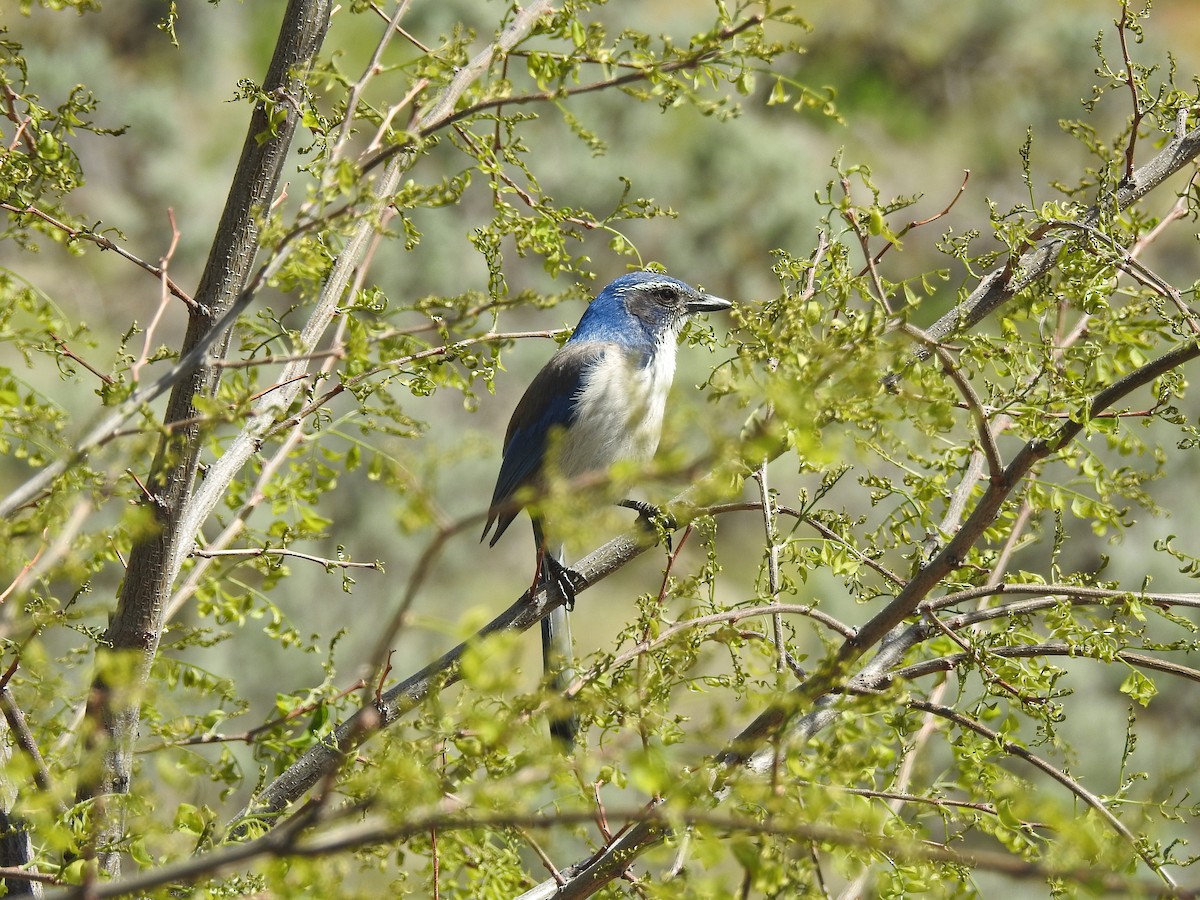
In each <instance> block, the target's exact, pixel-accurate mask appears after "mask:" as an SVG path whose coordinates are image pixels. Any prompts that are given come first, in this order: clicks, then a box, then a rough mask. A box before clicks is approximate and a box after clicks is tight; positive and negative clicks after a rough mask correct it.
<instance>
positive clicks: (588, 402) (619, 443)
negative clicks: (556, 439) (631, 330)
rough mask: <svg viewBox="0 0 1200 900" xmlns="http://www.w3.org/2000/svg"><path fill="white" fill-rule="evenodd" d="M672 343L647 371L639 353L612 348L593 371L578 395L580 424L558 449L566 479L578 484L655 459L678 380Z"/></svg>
mask: <svg viewBox="0 0 1200 900" xmlns="http://www.w3.org/2000/svg"><path fill="white" fill-rule="evenodd" d="M673 338H674V335H668V336H667V340H666V341H664V342H663V343H661V344H659V346H658V348H657V350H656V352H655V353H653V354H652V357H651V359H650V362H649V363H648V364H647V365H645V366H642V367H639V366H638V362H639V359H640V356H641V354H640V353H637V352H634V351H629V350H625V349H623V348H621V347H617V346H615V345H613V346H610V347H609V349H608V350H607V351H606V352H605V353H604V355H603V356H602V357H601V358H600V359H599V360H598V361H597V362H596V363H595V364H594V365H593V366H592V367H591V369H590V370H589V371H588V373H587V375H586V376H585V378H584V381H583V385H582V387H581V388H580V390H579V395H578V400H577V404H578V405H577V407H576V414H575V420H574V422H573V423H572V424H571V427H570V429H569V430H568V431H567V433H566V434H565V435H564V437H563V441H562V444H561V445H560V448H559V460H558V465H559V470H560V471H561V472H562V474H563V475H564V476H566V477H567V478H575V477H578V476H580V475H583V474H585V473H587V472H594V471H603V470H605V469H608V468H609V467H610V466H612V465H613V463H615V462H618V461H620V460H625V459H629V460H647V459H649V458H650V457H652V456H653V455H654V451H655V450H656V449H657V448H658V439H659V436H660V435H661V433H662V422H663V410H664V408H665V407H666V403H667V394H668V393H669V391H670V389H671V380H672V379H673V378H674V376H675V341H674V340H673Z"/></svg>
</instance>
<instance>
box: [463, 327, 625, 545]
mask: <svg viewBox="0 0 1200 900" xmlns="http://www.w3.org/2000/svg"><path fill="white" fill-rule="evenodd" d="M607 349H608V348H607V346H606V345H605V344H602V343H596V342H591V341H584V342H578V343H572V342H570V341H568V342H567V343H566V344H565V345H564V346H563V347H562V349H561V350H559V351H558V352H557V353H555V354H554V356H553V357H551V358H550V361H549V362H548V363H546V365H545V366H544V367H543V368H542V370H541V371H540V372H538V373H537V375H536V376H535V377H534V379H533V381H532V382H530V384H529V387H528V388H527V389H526V390H525V395H524V396H523V397H522V398H521V402H520V403H518V404H517V408H516V409H515V410H514V411H513V415H512V420H511V421H510V422H509V423H508V432H507V433H506V434H505V435H504V460H503V462H501V464H500V475H499V477H497V479H496V489H495V491H493V492H492V504H491V507H490V508H489V510H488V520H487V525H485V526H484V529H483V537H487V534H488V532H489V531H490V530H491V528H492V523H493V522H494V523H495V524H496V533H495V534H493V535H492V539H491V541H490V542H489V546H490V545H494V544H495V543H496V541H497V540H499V539H500V535H502V534H503V533H504V530H505V529H506V528H508V526H509V525H510V524H512V520H513V519H515V518H516V517H517V514H518V513H519V512H520V511H521V507H520V506H519V505H517V504H515V503H514V502H513V497H514V495H515V494H516V493H517V491H519V490H520V489H521V488H523V487H525V486H526V485H529V484H532V483H533V482H534V481H535V480H536V479H537V477H538V476H539V475H540V474H541V469H542V463H543V462H544V461H545V457H546V444H547V441H548V440H549V437H550V433H551V431H552V430H553V429H555V428H569V427H570V426H571V422H572V420H573V419H574V416H575V402H576V399H577V398H578V395H579V391H580V388H581V387H582V386H583V382H584V378H585V377H586V375H587V372H588V370H589V369H590V368H591V367H592V366H593V365H595V364H596V362H597V361H598V360H599V359H600V357H602V356H603V355H604V353H605V351H606V350H607Z"/></svg>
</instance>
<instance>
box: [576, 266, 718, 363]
mask: <svg viewBox="0 0 1200 900" xmlns="http://www.w3.org/2000/svg"><path fill="white" fill-rule="evenodd" d="M732 305H733V304H732V303H730V302H729V301H728V300H723V299H721V298H720V297H714V296H712V295H710V294H705V293H704V292H702V291H698V290H696V289H695V288H694V287H692V286H691V285H690V284H686V283H684V282H682V281H680V280H679V279H677V278H670V277H668V276H666V275H659V274H658V273H656V272H630V273H629V274H628V275H622V276H621V277H620V278H617V279H615V280H614V281H612V282H610V283H609V284H608V285H607V286H606V287H605V288H604V290H602V291H601V292H600V293H599V294H597V295H596V299H595V300H593V301H592V304H591V306H589V307H588V308H587V311H586V312H585V313H584V314H583V318H582V319H580V320H579V327H578V328H576V329H575V334H574V335H573V337H572V340H603V341H614V342H616V343H619V344H630V345H635V346H640V345H645V344H659V343H662V342H663V341H673V340H674V339H675V338H676V336H677V335H678V334H679V329H680V328H682V327H683V323H684V322H685V321H687V318H688V316H690V315H693V314H695V313H701V312H716V311H718V310H722V309H729V307H731V306H732Z"/></svg>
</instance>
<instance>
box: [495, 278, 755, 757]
mask: <svg viewBox="0 0 1200 900" xmlns="http://www.w3.org/2000/svg"><path fill="white" fill-rule="evenodd" d="M730 306H732V304H731V303H730V302H729V301H728V300H722V299H721V298H720V297H713V296H710V295H708V294H705V293H702V292H701V291H698V290H696V289H695V288H694V287H692V286H691V285H688V284H684V283H683V282H682V281H678V280H677V279H674V278H668V277H667V276H666V275H659V274H656V273H654V272H633V273H630V274H628V275H622V276H621V277H620V278H617V279H616V280H615V281H613V282H612V283H611V284H609V285H608V286H607V287H605V288H604V290H602V291H601V292H600V293H599V294H598V295H597V296H596V299H595V300H594V301H592V303H591V305H590V306H589V307H588V308H587V310H586V311H585V312H584V314H583V318H581V319H580V320H579V325H578V326H577V327H576V328H575V332H574V333H573V334H572V335H571V338H570V340H568V341H567V342H566V343H565V344H564V345H563V346H562V347H561V348H560V349H559V350H558V352H557V353H555V354H554V356H553V357H551V359H550V361H549V362H548V363H546V365H545V367H543V369H542V370H541V371H540V372H538V374H537V375H536V376H535V377H534V379H533V381H532V382H531V383H530V385H529V387H528V389H526V391H525V395H524V396H523V397H522V398H521V401H520V402H519V403H518V404H517V408H516V410H515V411H514V412H513V415H512V420H511V421H510V422H509V423H508V431H507V433H506V434H505V436H504V456H503V461H502V462H501V464H500V475H499V477H498V478H497V479H496V489H495V491H494V492H493V494H492V503H491V507H490V508H489V510H488V519H487V524H486V525H485V526H484V529H483V535H482V537H481V538H480V540H483V538H486V537H487V536H488V532H489V531H491V529H492V526H493V525H495V526H496V531H495V533H494V534H493V535H492V539H491V541H490V542H489V544H488V546H495V544H496V541H497V540H499V539H500V535H502V534H504V531H505V529H507V528H508V526H509V525H511V524H512V521H513V520H514V519H515V518H516V517H517V515H518V514H519V513H520V511H521V509H522V508H523V507H524V502H523V497H522V496H521V492H522V490H523V489H524V488H533V489H534V490H538V489H543V488H544V483H543V479H544V475H545V473H546V467H547V465H548V464H549V465H551V466H552V467H553V471H555V472H557V473H558V474H560V475H561V476H563V477H564V478H567V479H569V480H573V479H577V478H580V477H582V476H585V475H588V474H591V473H596V472H606V471H608V469H609V468H610V467H611V466H612V465H613V464H614V463H616V462H619V461H621V460H634V461H644V460H648V459H650V458H651V457H652V456H653V455H654V451H655V450H656V449H657V448H658V440H659V436H660V434H661V432H662V421H663V411H664V408H665V406H666V402H667V393H668V391H669V390H670V388H671V380H672V379H673V378H674V376H675V344H676V339H677V338H678V336H679V332H680V329H682V327H683V325H684V323H685V322H686V321H687V319H688V317H689V316H691V315H693V314H694V313H701V312H715V311H717V310H723V309H728V308H729V307H730ZM552 446H553V447H554V452H553V458H552V459H548V458H547V456H548V452H549V451H550V448H551V447H552ZM627 505H631V506H633V508H635V509H643V507H642V506H639V505H638V504H636V503H632V502H631V503H628V504H627ZM643 511H644V510H643ZM530 517H531V518H532V520H533V534H534V540H535V541H536V543H537V553H538V557H537V573H538V574H537V575H535V584H536V583H537V581H536V579H537V578H539V577H541V578H543V579H544V580H545V583H546V584H547V586H553V587H555V588H557V589H558V590H559V591H560V594H561V597H562V600H563V605H562V606H559V607H556V608H555V609H554V610H553V611H552V612H551V613H550V614H549V615H548V616H547V617H546V618H544V619H542V660H543V663H544V665H545V667H546V671H547V673H549V674H551V675H552V676H553V683H554V686H555V688H556V689H558V690H560V691H561V690H563V689H565V688H566V686H567V685H568V684H570V682H571V680H572V679H573V677H574V674H573V672H572V671H571V665H572V664H571V655H572V653H571V633H570V620H569V618H568V616H567V611H568V610H569V609H571V608H572V607H573V606H574V600H575V590H574V586H573V584H572V581H571V575H572V573H571V572H570V570H569V569H567V568H566V566H565V565H564V563H563V562H562V560H561V550H559V551H558V552H557V553H552V552H551V551H550V550H549V548H548V547H547V545H546V532H545V528H544V527H543V522H542V521H541V518H540V517H539V516H537V515H535V514H533V512H532V511H531V513H530ZM576 729H577V723H576V721H575V719H574V717H571V718H569V719H567V720H552V721H551V723H550V730H551V733H552V734H553V735H554V736H555V737H557V738H559V739H560V740H561V741H563V743H564V744H566V745H567V746H570V745H571V744H572V743H573V742H574V738H575V732H576Z"/></svg>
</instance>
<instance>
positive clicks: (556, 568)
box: [542, 553, 583, 609]
mask: <svg viewBox="0 0 1200 900" xmlns="http://www.w3.org/2000/svg"><path fill="white" fill-rule="evenodd" d="M542 559H543V563H544V565H545V571H544V572H543V573H542V576H543V577H542V580H543V582H544V583H546V584H552V585H553V586H554V588H555V589H556V590H557V591H558V592H559V594H560V595H561V596H562V598H563V605H564V606H565V607H566V608H567V609H574V608H575V593H576V591H577V590H578V587H579V586H582V585H583V577H582V576H581V575H580V574H579V573H578V572H576V571H575V570H574V569H571V568H570V567H568V566H566V565H564V564H563V563H561V562H560V561H559V560H558V559H556V558H555V557H554V556H552V555H551V554H549V553H547V554H545V555H544V556H543V557H542Z"/></svg>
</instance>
